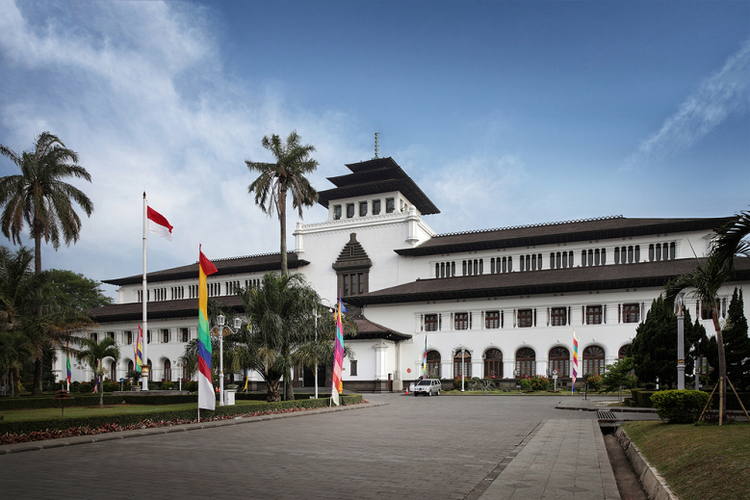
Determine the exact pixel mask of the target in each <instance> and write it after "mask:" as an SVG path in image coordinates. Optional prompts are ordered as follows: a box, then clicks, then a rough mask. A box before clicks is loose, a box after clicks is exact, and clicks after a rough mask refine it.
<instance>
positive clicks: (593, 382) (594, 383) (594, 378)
mask: <svg viewBox="0 0 750 500" xmlns="http://www.w3.org/2000/svg"><path fill="white" fill-rule="evenodd" d="M586 383H587V384H588V385H589V390H590V391H597V392H599V389H601V388H602V376H601V375H595V374H593V373H587V374H586Z"/></svg>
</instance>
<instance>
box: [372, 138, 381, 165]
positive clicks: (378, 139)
mask: <svg viewBox="0 0 750 500" xmlns="http://www.w3.org/2000/svg"><path fill="white" fill-rule="evenodd" d="M378 153H380V132H375V156H373V157H372V159H373V160H377V159H378V158H380V157H379V156H378Z"/></svg>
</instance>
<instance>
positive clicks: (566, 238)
mask: <svg viewBox="0 0 750 500" xmlns="http://www.w3.org/2000/svg"><path fill="white" fill-rule="evenodd" d="M728 220H729V218H728V217H718V218H713V219H626V218H625V217H622V216H618V217H602V218H598V219H587V220H579V221H568V222H552V223H548V224H535V225H531V226H516V227H508V228H501V229H487V230H483V231H471V232H465V233H452V234H441V235H438V236H435V237H433V238H431V239H429V240H427V241H425V242H424V243H422V244H421V245H419V246H417V247H414V248H405V249H399V250H395V252H396V253H397V254H399V255H408V256H418V255H435V254H444V253H454V252H469V251H477V250H494V249H500V248H516V247H523V246H535V245H550V244H561V243H573V242H580V241H593V240H605V239H610V238H626V237H633V236H643V235H648V234H670V233H679V232H685V231H699V230H706V231H712V230H714V229H717V228H719V227H720V226H722V225H723V224H724V223H726V222H727V221H728Z"/></svg>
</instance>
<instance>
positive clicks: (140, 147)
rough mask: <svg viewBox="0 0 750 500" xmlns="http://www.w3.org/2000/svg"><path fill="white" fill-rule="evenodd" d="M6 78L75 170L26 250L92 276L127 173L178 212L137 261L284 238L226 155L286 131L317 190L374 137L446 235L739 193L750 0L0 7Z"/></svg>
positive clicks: (123, 224) (132, 251)
mask: <svg viewBox="0 0 750 500" xmlns="http://www.w3.org/2000/svg"><path fill="white" fill-rule="evenodd" d="M0 88H2V90H1V91H0V144H3V145H5V146H8V147H10V148H12V149H14V150H16V151H17V152H20V151H22V150H26V149H30V148H31V145H32V142H33V139H34V137H35V136H36V135H37V134H39V133H40V132H42V131H44V130H49V131H51V132H52V133H54V134H56V135H58V136H59V137H60V138H61V139H62V140H63V141H64V142H65V144H66V145H67V146H69V147H70V148H72V149H74V150H76V151H78V152H79V154H80V157H81V162H80V163H81V165H83V166H84V167H85V168H87V169H88V170H89V172H90V173H91V175H92V178H93V182H92V184H90V185H87V184H85V183H84V184H78V183H76V185H80V187H81V188H82V189H84V190H85V191H86V192H87V193H88V194H89V196H90V197H91V198H92V200H93V201H94V204H95V212H94V214H93V215H92V217H91V218H90V219H87V220H85V221H84V227H83V232H82V235H81V240H80V241H79V242H78V243H77V244H76V245H75V246H71V247H70V248H66V247H62V248H61V249H60V250H59V251H58V252H54V250H53V249H52V248H51V247H49V246H45V247H43V249H42V252H43V255H42V258H43V264H44V266H45V267H47V268H49V267H55V268H63V269H72V270H74V271H76V272H81V273H84V274H86V275H87V276H89V277H91V278H94V279H98V280H102V279H107V278H115V277H121V276H129V275H133V274H138V273H139V272H140V270H141V231H142V229H141V217H142V215H141V203H142V192H143V191H144V189H145V190H146V191H147V192H148V195H149V203H150V205H151V206H152V207H153V208H155V209H156V210H158V211H159V212H161V213H162V214H163V215H165V216H166V217H167V218H168V219H169V220H170V222H171V223H172V224H173V225H174V226H175V232H174V237H173V241H172V243H171V244H170V243H169V242H166V241H165V240H157V239H156V238H151V239H150V241H149V270H156V269H160V268H166V267H173V266H179V265H184V264H186V263H191V262H194V261H196V258H197V247H198V244H199V243H202V244H203V249H204V252H205V253H206V254H207V255H208V256H209V257H210V258H222V257H230V256H237V255H251V254H257V253H267V252H274V251H278V243H277V241H278V222H277V221H276V220H275V219H270V218H268V217H267V216H266V215H264V214H263V213H262V212H261V211H260V210H259V209H258V208H257V207H256V206H255V205H254V204H253V202H252V199H251V197H250V196H249V195H248V194H247V186H248V184H250V182H252V180H253V178H252V176H251V174H250V173H249V172H248V171H247V168H246V167H245V164H244V160H245V159H252V160H256V161H271V159H272V158H271V156H270V155H269V153H268V152H267V151H266V150H264V149H263V148H262V147H261V145H260V143H261V139H262V138H263V136H264V135H268V134H272V133H276V134H280V135H284V136H285V135H286V134H288V133H289V132H290V131H291V130H293V129H296V130H297V131H298V132H299V134H300V135H301V136H302V139H303V142H305V143H310V144H313V145H315V146H316V148H317V152H316V153H315V155H314V156H315V158H316V159H317V160H318V161H319V162H320V166H319V169H318V172H317V173H316V174H315V176H314V177H313V179H312V180H313V183H314V185H315V186H316V187H317V188H318V189H320V190H323V189H328V188H330V187H332V186H331V185H330V184H329V183H328V182H327V181H326V180H325V178H326V177H330V176H334V175H340V174H343V173H345V172H346V169H345V167H344V164H345V163H353V162H357V161H360V160H367V159H370V158H372V156H373V154H374V150H373V142H374V140H373V136H374V132H376V131H377V132H379V133H380V155H381V156H392V157H393V158H394V159H395V160H396V161H397V162H398V163H399V164H400V165H401V166H402V167H403V168H404V169H405V170H406V171H407V173H409V174H410V175H411V176H412V178H413V179H414V180H415V181H416V182H417V183H418V184H419V185H420V186H421V187H422V189H423V190H424V191H425V192H426V193H427V195H428V196H429V197H430V198H431V199H432V200H433V202H434V203H435V204H436V205H437V206H438V208H440V210H441V211H442V213H441V214H440V215H435V216H429V217H427V218H426V220H427V222H428V224H430V225H431V226H432V227H433V229H435V230H436V231H437V232H440V233H442V232H455V231H462V230H473V229H482V228H493V227H504V226H513V225H521V224H534V223H541V222H552V221H559V220H571V219H580V218H589V217H601V216H609V215H624V216H626V217H714V216H725V215H731V214H733V213H736V212H738V211H740V210H744V209H747V208H748V205H749V204H750V191H749V190H748V187H750V112H749V111H750V1H731V2H722V1H699V2H691V1H677V2H666V1H665V2H661V1H655V2H646V1H635V2H593V1H592V2H587V1H574V2H563V1H544V2H535V1H523V2H522V1H517V2H500V1H494V2H493V1H477V2H472V1H416V0H412V1H378V0H375V1H370V2H360V1H346V2H338V1H315V0H312V1H301V0H296V1H214V2H197V1H193V2H186V1H168V2H147V1H136V2H114V1H106V2H95V1H91V0H80V1H51V2H36V1H17V2H16V1H13V0H0ZM14 173H16V168H15V166H14V165H13V164H11V163H10V162H9V161H8V160H7V159H5V158H4V157H3V158H0V175H10V174H14ZM324 217H325V211H324V210H323V209H322V208H320V207H318V208H315V209H312V210H309V211H307V212H306V214H305V220H306V221H308V222H318V221H321V220H323V219H324ZM289 226H290V228H293V227H294V218H290V223H289ZM0 239H1V238H0ZM5 244H9V243H8V242H7V241H5ZM110 290H111V289H110Z"/></svg>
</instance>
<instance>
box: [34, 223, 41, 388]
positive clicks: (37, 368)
mask: <svg viewBox="0 0 750 500" xmlns="http://www.w3.org/2000/svg"><path fill="white" fill-rule="evenodd" d="M41 273H42V226H41V222H40V221H39V220H35V221H34V274H36V275H37V276H39V275H40V274H41ZM36 314H37V316H41V315H42V307H41V306H39V307H38V308H37V311H36ZM43 377H44V349H40V350H39V355H38V356H37V358H36V359H35V360H34V387H33V388H32V390H31V394H32V395H33V396H41V395H42V394H43V392H44V391H43V388H42V378H43Z"/></svg>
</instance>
